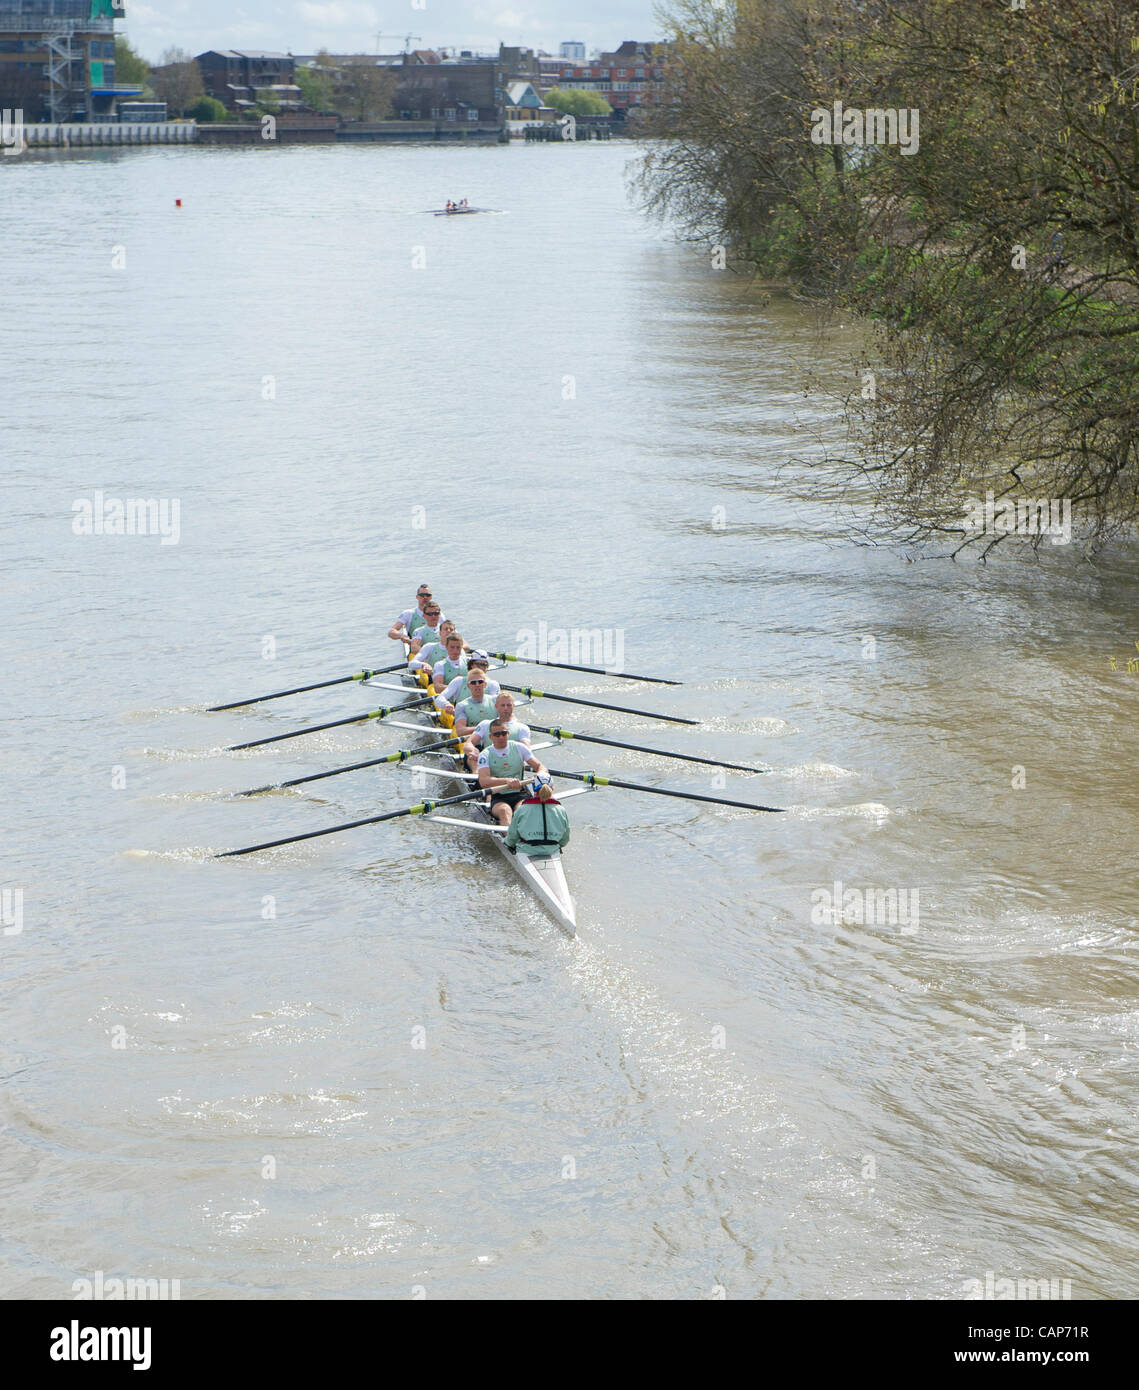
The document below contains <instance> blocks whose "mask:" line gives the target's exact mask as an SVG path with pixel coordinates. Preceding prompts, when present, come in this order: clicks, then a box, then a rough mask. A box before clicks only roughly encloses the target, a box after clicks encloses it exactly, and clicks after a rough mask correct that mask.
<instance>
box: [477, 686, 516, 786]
mask: <svg viewBox="0 0 1139 1390" xmlns="http://www.w3.org/2000/svg"><path fill="white" fill-rule="evenodd" d="M494 708H495V716H496V721H497V722H498V723H501V724H505V725H506V728H507V740H508V742H510V743H526V744H528V743H529V742H530V741H531V734H530V726H529V724H523V723H522V721H521V720H519V719H515V717H514V696H513V695H511V693H510V691H509V690H504V691H502V692H501V694H499V695H498V696H496V697H495V701H494ZM490 726H491V721H490V720H489V719H484V720H483V721H482V723H481V724H480V725H479V726H478V728H477V729H476V730H475V731H474V733H473V734H472V735H471V736H470V738H469V739H468V740H467V746H468V747H473V748H476V749H477V750H478V751H479V752H480V753H481V752H482V751H483V749H484V748H489V747H490ZM467 766H468V767H470V769H471V771H472V772H473V771H474V764H472V763H471V762H470V761H469V760H468V764H467Z"/></svg>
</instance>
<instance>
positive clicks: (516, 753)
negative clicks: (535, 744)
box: [478, 719, 547, 825]
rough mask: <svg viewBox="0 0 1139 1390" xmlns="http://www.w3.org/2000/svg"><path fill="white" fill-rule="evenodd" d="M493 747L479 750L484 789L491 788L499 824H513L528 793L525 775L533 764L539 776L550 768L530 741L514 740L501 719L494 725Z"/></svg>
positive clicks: (480, 778) (480, 773) (491, 799)
mask: <svg viewBox="0 0 1139 1390" xmlns="http://www.w3.org/2000/svg"><path fill="white" fill-rule="evenodd" d="M490 745H491V746H490V747H489V748H488V749H487V751H486V752H485V753H480V754H479V760H478V779H479V786H480V787H482V789H483V791H488V792H490V813H491V815H492V816H493V817H494V818H495V820H496V821H498V823H499V825H509V824H510V819H511V817H512V816H513V814H514V807H515V806H517V804H518V803H519V802H520V801H521V800H522V798H523V797H524V796H525V794H526V793H525V789H524V788H523V785H522V778H523V775H524V774H525V772H526V769H527V768H529V769H530V770H531V771H532V772H536V773H537V774H538V776H539V777H545V776H546V775H547V774H546V769H545V768H544V767H543V766H542V764H541V763H540V762H539V761H538V759H537V758H536V757H535V756H534V754H533V753H531V752H530V746H529V744H526V743H511V742H510V730H509V729H508V728H507V726H506V725H505V724H504V723H503V721H502V720H501V719H496V720H494V722H493V723H492V724H491V726H490Z"/></svg>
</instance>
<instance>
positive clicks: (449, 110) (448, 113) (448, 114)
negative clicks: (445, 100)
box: [443, 106, 455, 121]
mask: <svg viewBox="0 0 1139 1390" xmlns="http://www.w3.org/2000/svg"><path fill="white" fill-rule="evenodd" d="M443 119H444V120H445V121H453V120H454V119H455V108H454V107H453V106H445V107H444V108H443Z"/></svg>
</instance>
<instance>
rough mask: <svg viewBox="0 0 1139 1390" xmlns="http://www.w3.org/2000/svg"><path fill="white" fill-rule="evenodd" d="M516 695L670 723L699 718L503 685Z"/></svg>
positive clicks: (687, 721)
mask: <svg viewBox="0 0 1139 1390" xmlns="http://www.w3.org/2000/svg"><path fill="white" fill-rule="evenodd" d="M502 688H503V690H512V691H514V693H515V694H516V695H528V696H529V697H530V698H531V699H532V700H560V701H561V702H562V703H563V704H567V705H589V706H590V708H591V709H615V710H618V711H619V712H620V713H621V714H639V715H640V716H641V718H642V719H667V720H668V722H669V723H670V724H699V723H700V721H699V719H681V717H680V716H679V715H678V714H656V713H654V712H653V711H652V710H648V709H630V708H629V706H628V705H610V704H606V703H605V701H604V700H583V699H582V698H581V696H580V695H555V694H554V693H553V692H552V691H550V690H538V689H537V688H536V687H535V686H532V685H503V686H502Z"/></svg>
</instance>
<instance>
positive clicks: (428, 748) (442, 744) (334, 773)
mask: <svg viewBox="0 0 1139 1390" xmlns="http://www.w3.org/2000/svg"><path fill="white" fill-rule="evenodd" d="M460 741H461V740H460V739H458V738H456V737H455V736H454V735H452V736H451V737H450V738H443V739H440V740H439V742H438V743H427V744H425V745H424V746H423V747H422V748H401V749H399V751H398V752H396V753H387V754H385V756H384V757H382V758H368V759H366V760H365V761H364V762H362V763H349V764H348V766H347V767H334V768H332V769H331V770H330V771H329V772H310V773H309V775H308V776H307V777H290V778H289V780H288V781H287V782H270V783H269V785H268V786H265V787H254V788H253V789H252V790H251V791H247V792H236V793H235V795H236V796H258V795H259V794H260V793H261V792H276V791H283V790H284V788H285V787H300V786H303V785H304V783H305V782H319V781H321V780H322V779H323V778H325V777H339V776H340V774H341V773H342V772H359V771H360V769H361V768H364V767H379V766H381V765H382V764H383V763H403V762H406V761H407V759H408V758H411V757H416V756H417V755H418V754H420V753H431V752H434V751H435V749H437V748H446V747H447V746H448V745H449V744H452V743H459V742H460Z"/></svg>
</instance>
